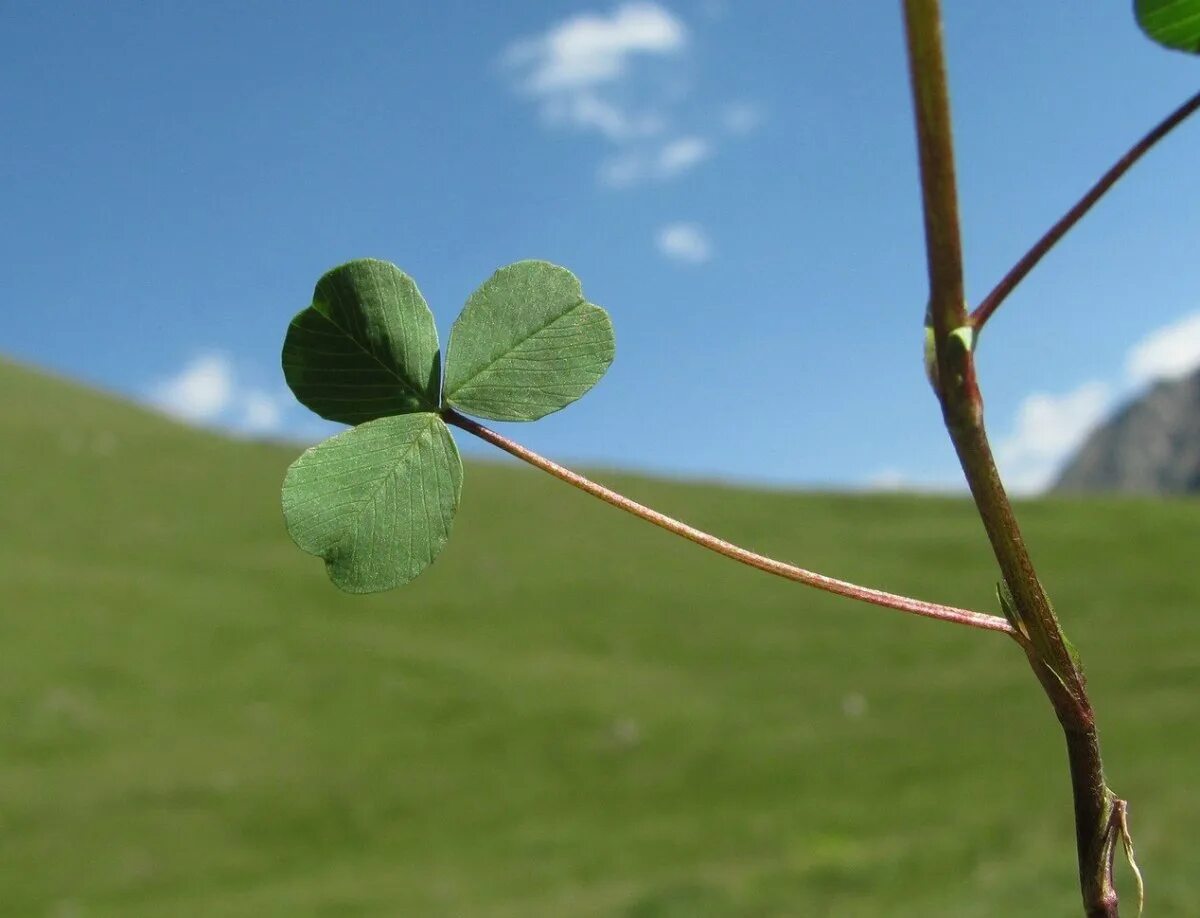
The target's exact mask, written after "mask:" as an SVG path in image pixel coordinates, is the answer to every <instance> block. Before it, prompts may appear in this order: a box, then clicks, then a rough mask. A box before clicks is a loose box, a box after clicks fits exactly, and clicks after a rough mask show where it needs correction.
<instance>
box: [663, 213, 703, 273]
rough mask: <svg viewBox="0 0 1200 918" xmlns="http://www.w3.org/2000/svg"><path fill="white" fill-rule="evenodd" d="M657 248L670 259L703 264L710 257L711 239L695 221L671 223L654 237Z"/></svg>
mask: <svg viewBox="0 0 1200 918" xmlns="http://www.w3.org/2000/svg"><path fill="white" fill-rule="evenodd" d="M655 242H656V244H657V245H658V250H659V251H660V252H661V253H662V254H663V255H665V256H666V257H667V258H670V259H671V260H672V261H680V262H683V263H685V264H692V265H698V264H703V263H704V262H706V261H708V260H709V259H710V258H712V252H713V248H712V241H711V240H710V239H709V238H708V233H706V232H705V231H704V227H702V226H700V225H699V224H697V223H671V224H668V225H667V226H664V227H663V228H662V229H660V230H659V231H658V235H657V236H656V237H655Z"/></svg>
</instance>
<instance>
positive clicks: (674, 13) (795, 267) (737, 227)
mask: <svg viewBox="0 0 1200 918" xmlns="http://www.w3.org/2000/svg"><path fill="white" fill-rule="evenodd" d="M947 6H948V7H949V9H948V21H947V40H948V53H949V58H950V66H951V77H952V94H953V101H954V105H955V112H956V116H957V125H956V131H957V141H958V154H959V172H960V179H961V184H962V188H961V195H962V210H963V218H964V237H965V243H966V247H967V269H968V290H969V294H970V296H971V297H972V298H976V299H977V298H979V297H981V296H982V295H983V294H984V293H986V292H987V290H988V289H989V288H990V286H991V285H992V283H993V282H994V281H995V280H996V279H997V278H998V277H999V276H1000V275H1001V274H1002V273H1003V272H1004V271H1005V270H1006V269H1007V267H1008V266H1009V265H1010V264H1011V262H1012V261H1013V260H1015V259H1016V258H1017V257H1018V256H1019V255H1020V254H1021V253H1022V252H1023V251H1024V249H1025V248H1026V247H1027V246H1028V244H1029V243H1030V242H1032V240H1033V239H1034V238H1036V237H1037V236H1038V235H1039V234H1040V233H1041V232H1042V231H1043V230H1044V229H1045V228H1046V226H1048V225H1049V224H1050V222H1052V221H1053V220H1054V219H1055V218H1057V217H1058V216H1059V215H1060V213H1061V212H1062V211H1063V210H1064V209H1065V208H1066V207H1067V206H1068V205H1069V204H1070V203H1072V202H1073V201H1074V200H1075V198H1076V197H1077V196H1078V195H1079V194H1080V193H1081V192H1082V190H1083V189H1084V188H1086V187H1087V185H1089V184H1090V183H1091V182H1092V181H1093V180H1094V179H1095V177H1096V176H1098V175H1099V174H1100V172H1101V171H1103V170H1104V169H1105V168H1107V166H1108V165H1109V164H1110V163H1111V161H1112V160H1113V159H1115V157H1116V156H1118V155H1119V154H1120V153H1122V152H1123V151H1124V150H1125V149H1126V148H1127V147H1128V146H1129V144H1130V143H1131V142H1132V141H1133V140H1135V139H1136V138H1137V137H1138V136H1140V135H1141V134H1142V133H1143V132H1144V131H1145V130H1146V129H1147V128H1149V127H1150V126H1151V125H1152V124H1153V123H1155V122H1156V121H1157V120H1158V119H1159V118H1161V117H1162V116H1163V115H1164V114H1165V113H1166V112H1167V111H1169V110H1170V109H1171V108H1173V107H1174V106H1176V105H1177V104H1178V103H1179V102H1181V101H1182V100H1183V99H1184V98H1186V97H1187V96H1188V95H1190V94H1191V93H1192V92H1194V91H1195V90H1196V88H1197V86H1198V85H1200V63H1197V61H1196V60H1195V59H1190V58H1188V57H1186V56H1184V55H1181V54H1173V53H1169V52H1166V51H1162V50H1160V49H1158V48H1157V47H1156V46H1154V45H1151V44H1150V43H1149V42H1148V41H1147V40H1145V39H1144V38H1143V37H1142V36H1141V35H1140V33H1138V31H1137V29H1136V28H1135V27H1134V25H1133V23H1132V19H1131V15H1130V11H1129V4H1128V3H1125V2H1121V3H1115V2H1114V3H1086V4H1085V3H1078V2H1068V0H1052V2H1046V0H1020V2H1009V3H1004V4H990V3H989V4H974V3H970V4H968V3H951V4H947ZM2 19H3V27H2V28H0V86H2V87H3V93H2V94H0V119H2V123H3V125H4V136H5V140H4V142H3V143H2V144H0V176H2V183H3V185H2V187H3V211H4V217H3V220H0V243H2V245H3V250H4V252H5V271H4V292H5V299H6V301H7V303H8V304H9V305H8V306H7V307H6V309H5V317H4V318H5V321H4V323H3V326H2V330H0V352H3V353H5V354H8V355H11V356H14V357H17V358H19V359H22V360H25V361H28V362H32V363H36V364H39V365H42V366H46V367H49V368H52V369H54V370H56V371H58V372H61V373H64V374H67V375H69V376H73V377H77V378H80V379H83V380H85V381H88V382H90V383H94V384H97V385H100V386H103V387H106V388H109V389H112V390H115V391H118V392H121V393H124V394H127V395H130V396H133V397H136V398H139V399H142V400H146V401H151V402H155V403H157V404H159V405H160V406H163V407H164V408H165V409H168V410H171V411H173V412H175V413H176V414H182V415H185V416H187V417H189V418H191V419H193V420H194V421H196V422H197V423H205V424H211V425H215V426H219V427H224V428H227V429H234V430H239V431H242V432H251V433H266V434H271V435H275V436H287V437H295V438H301V439H302V438H313V437H317V436H320V435H321V434H322V433H323V432H324V431H325V430H326V429H328V428H327V427H325V426H323V425H321V424H319V423H315V422H314V420H313V418H312V416H311V415H308V414H307V413H306V412H305V410H304V409H303V408H301V407H299V406H298V405H294V404H293V403H292V402H291V400H290V397H289V396H288V395H287V392H286V389H284V387H283V381H282V376H281V373H280V370H279V358H278V355H279V347H280V344H281V342H282V339H283V333H284V330H285V327H286V325H287V322H288V321H289V319H290V317H291V316H292V315H293V314H294V313H295V312H296V311H297V310H298V309H300V308H301V307H303V306H304V305H306V304H307V302H308V300H309V297H310V295H311V291H312V285H313V283H314V282H315V281H316V279H317V277H318V276H319V275H320V274H321V273H322V272H323V271H324V270H326V269H327V268H329V267H331V266H333V265H335V264H338V263H340V262H342V261H345V260H347V259H350V258H354V257H360V256H374V257H379V258H384V259H387V260H389V261H393V262H395V263H396V264H398V265H400V266H401V267H402V268H403V269H404V270H406V271H408V272H409V273H410V274H412V275H413V276H414V277H415V278H416V280H417V282H418V284H419V285H420V287H421V289H422V290H423V292H424V293H425V295H426V298H427V299H428V300H429V302H430V305H431V306H432V308H433V310H434V313H435V315H436V317H437V320H438V325H439V328H440V329H441V331H442V335H443V341H444V340H445V335H446V332H447V331H448V329H449V326H450V323H451V322H452V321H453V319H454V317H455V315H456V314H457V312H458V310H459V308H460V306H461V304H462V303H463V301H464V300H465V299H466V297H467V295H468V294H469V293H470V292H471V290H472V289H473V288H474V287H475V286H476V285H477V284H478V283H480V282H481V281H482V280H484V279H485V278H486V277H487V276H488V275H489V274H490V273H491V272H492V271H493V270H494V269H495V268H496V267H498V266H500V265H503V264H506V263H509V262H511V261H515V260H518V259H521V258H544V259H548V260H551V261H555V262H558V263H560V264H564V265H567V266H568V267H570V268H571V269H572V270H573V271H575V273H576V274H578V275H579V276H580V278H581V279H582V280H583V283H584V289H585V292H586V293H587V294H588V296H589V297H590V298H591V299H592V300H593V301H595V302H597V303H600V304H601V305H603V306H605V307H606V308H608V309H609V311H610V312H611V314H612V316H613V320H614V322H615V325H616V329H617V341H618V348H617V360H616V362H615V363H614V365H613V367H612V369H611V370H610V372H609V375H608V376H607V377H606V378H605V380H604V381H603V382H602V383H601V384H600V385H599V386H598V387H597V388H596V390H594V391H593V392H592V393H590V394H589V395H588V396H587V397H586V398H585V399H583V400H582V401H581V402H579V403H578V404H576V405H574V406H572V407H571V408H569V409H567V410H565V411H563V412H561V413H559V414H556V415H553V416H551V417H549V418H546V419H544V420H543V421H540V422H538V423H536V424H533V425H508V427H507V430H508V432H510V433H511V434H512V435H514V436H516V437H517V438H518V439H520V440H522V441H523V442H525V443H527V444H528V445H529V446H531V447H533V448H534V449H537V450H540V451H543V452H545V453H548V454H549V455H551V456H554V457H556V458H560V459H564V460H569V461H572V462H581V463H588V464H591V465H600V466H621V467H632V468H637V469H644V470H651V471H654V472H660V473H671V474H686V475H693V476H703V477H719V478H730V479H736V480H746V481H760V482H773V483H785V484H797V485H804V486H823V485H835V486H839V487H857V486H863V485H871V484H874V485H876V486H880V485H889V484H895V483H907V484H910V485H915V486H935V487H937V486H947V485H951V486H952V485H954V484H955V483H956V482H957V481H958V474H957V468H956V465H955V463H954V458H953V455H952V452H951V450H950V448H949V446H948V445H947V443H946V439H945V435H944V433H943V432H942V430H941V427H940V418H939V415H938V411H937V408H936V405H935V403H934V401H933V399H932V396H931V395H930V393H929V391H928V387H927V385H926V383H925V381H924V377H923V373H922V368H921V361H920V344H921V333H922V329H921V320H922V314H923V310H924V303H925V298H926V280H925V265H924V253H923V242H922V235H921V222H920V212H919V206H918V201H919V199H918V189H917V184H916V159H915V153H914V149H913V141H912V136H911V135H912V127H911V116H910V113H909V99H908V86H907V80H906V75H905V70H904V59H903V55H902V51H903V43H902V38H901V33H900V18H899V4H892V3H871V4H830V3H825V4H815V3H796V4H783V3H774V2H765V0H763V2H742V3H732V2H712V0H689V2H663V3H621V2H616V3H611V2H595V3H574V2H560V3H549V2H519V0H514V2H510V3H504V4H497V3H481V2H474V3H467V2H442V3H438V4H425V3H421V4H418V3H399V4H397V3H392V4H383V3H380V4H366V3H336V4H335V3H323V4H314V3H295V2H292V3H286V4H284V3H271V2H258V3H254V4H243V3H237V4H235V3H216V2H210V3H200V4H195V3H194V4H181V3H162V4H135V3H110V4H85V3H75V4H64V3H38V4H33V3H25V4H16V3H14V4H7V5H5V7H4V9H3V14H2ZM1198 148H1200V121H1197V122H1196V123H1192V124H1187V125H1185V126H1184V127H1183V128H1181V129H1180V130H1179V131H1178V132H1177V134H1176V135H1174V136H1172V137H1171V138H1169V139H1168V140H1167V141H1166V143H1165V144H1164V145H1163V146H1162V147H1161V148H1159V149H1158V150H1156V151H1155V152H1154V153H1153V154H1151V156H1150V157H1149V158H1148V160H1147V161H1146V163H1145V164H1143V165H1142V166H1140V167H1139V168H1138V169H1137V170H1136V171H1135V172H1134V173H1133V174H1132V175H1131V176H1130V177H1129V178H1128V179H1126V181H1125V182H1124V183H1123V184H1122V185H1121V186H1119V187H1118V189H1117V190H1116V191H1115V192H1114V193H1113V194H1112V195H1111V196H1110V197H1109V198H1108V199H1106V200H1105V201H1104V202H1103V203H1102V204H1101V206H1100V207H1099V208H1098V209H1097V211H1096V212H1095V213H1094V214H1093V215H1092V216H1091V217H1089V219H1088V220H1087V221H1086V222H1085V223H1084V224H1083V225H1082V226H1081V227H1079V228H1078V229H1077V230H1076V231H1075V232H1073V233H1072V235H1071V236H1069V237H1068V239H1067V240H1066V242H1065V243H1064V244H1063V245H1062V246H1060V248H1059V249H1058V250H1057V251H1056V252H1054V253H1053V254H1052V255H1051V256H1050V257H1049V258H1048V259H1047V261H1046V262H1045V263H1044V264H1043V266H1041V267H1040V268H1039V269H1038V270H1037V271H1036V272H1035V274H1034V275H1033V276H1032V277H1031V278H1030V279H1029V280H1028V281H1027V282H1026V284H1025V285H1024V286H1022V288H1021V289H1020V290H1019V291H1018V293H1017V294H1015V295H1014V296H1013V297H1012V299H1011V300H1010V301H1009V302H1008V303H1007V304H1006V305H1005V307H1004V308H1003V310H1002V311H1001V313H1000V314H999V315H998V316H997V318H996V319H994V320H993V323H992V324H991V325H989V327H988V331H987V334H986V336H985V337H984V339H983V342H982V344H981V356H980V360H981V371H982V374H983V384H984V390H985V393H986V398H987V417H988V421H989V425H990V427H991V430H992V432H993V437H994V439H995V441H996V442H997V444H998V449H999V452H1000V454H1001V456H1002V457H1003V459H1004V464H1005V467H1006V469H1007V471H1008V472H1009V473H1010V474H1011V475H1012V476H1013V481H1014V483H1016V484H1017V485H1018V486H1019V487H1021V488H1024V489H1036V488H1037V487H1038V486H1039V485H1040V484H1041V483H1043V482H1044V481H1045V480H1046V479H1047V476H1048V475H1049V474H1051V473H1052V471H1053V468H1054V466H1055V463H1056V462H1057V461H1059V459H1060V458H1061V456H1062V455H1063V454H1064V453H1065V452H1066V451H1068V450H1069V449H1070V448H1071V446H1072V445H1073V444H1074V443H1075V442H1077V441H1078V438H1079V437H1080V436H1081V435H1082V433H1083V432H1084V431H1085V430H1086V429H1087V427H1088V426H1089V425H1090V424H1092V423H1094V422H1095V420H1096V419H1097V418H1098V417H1100V416H1102V415H1103V414H1104V412H1105V411H1107V410H1109V409H1110V408H1111V406H1112V405H1114V404H1116V403H1118V402H1119V401H1120V400H1122V399H1124V398H1127V397H1128V396H1129V395H1130V394H1131V393H1133V392H1135V391H1137V389H1138V388H1139V387H1141V386H1144V385H1147V384H1149V383H1150V382H1151V381H1153V380H1154V379H1155V378H1158V377H1161V376H1164V375H1171V374H1178V373H1180V372H1183V371H1184V370H1186V369H1188V368H1190V367H1192V366H1194V365H1196V363H1198V362H1200V295H1198V294H1197V285H1196V265H1197V259H1196V242H1197V238H1198V237H1200V218H1198V217H1197V213H1198V209H1197V207H1196V201H1197V200H1200V170H1197V169H1196V168H1195V163H1196V161H1197V149H1198ZM471 449H472V450H474V449H475V448H473V447H472V448H471ZM479 450H480V451H483V450H486V447H483V446H482V445H481V446H480V447H479Z"/></svg>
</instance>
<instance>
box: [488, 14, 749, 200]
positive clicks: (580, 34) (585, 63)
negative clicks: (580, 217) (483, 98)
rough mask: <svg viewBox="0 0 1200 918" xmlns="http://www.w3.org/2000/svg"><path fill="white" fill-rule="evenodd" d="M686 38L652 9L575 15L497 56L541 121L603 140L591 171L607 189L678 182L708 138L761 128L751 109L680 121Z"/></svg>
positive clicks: (707, 153)
mask: <svg viewBox="0 0 1200 918" xmlns="http://www.w3.org/2000/svg"><path fill="white" fill-rule="evenodd" d="M690 43H691V36H690V33H689V30H688V28H687V26H686V25H685V24H684V23H683V21H682V20H681V19H680V18H679V17H678V16H676V15H675V14H674V13H672V12H671V11H670V10H668V9H667V8H666V7H664V6H661V5H659V4H657V3H651V2H640V3H624V4H622V5H619V6H617V7H615V8H614V9H613V10H612V11H611V12H609V13H597V12H590V13H580V14H577V15H574V16H570V17H568V18H567V19H564V20H562V21H561V22H558V23H556V24H554V25H552V26H550V27H549V28H548V29H546V30H545V31H544V32H541V33H539V34H537V35H533V36H528V37H525V38H522V39H519V40H517V41H515V42H513V43H512V44H511V45H509V46H508V48H507V49H505V51H504V52H503V54H502V55H501V64H502V67H503V69H504V71H505V72H506V73H507V74H508V75H509V77H510V79H511V80H512V84H513V88H514V90H515V91H516V92H517V93H518V94H520V95H521V96H522V97H523V98H526V99H528V100H529V101H531V102H532V103H533V104H534V105H536V107H537V109H538V112H539V114H540V116H541V119H542V122H543V124H545V125H546V126H547V127H550V128H553V129H558V130H568V129H569V130H575V131H580V132H587V133H592V134H595V135H598V136H600V137H602V138H603V139H604V140H605V141H607V142H608V144H609V145H610V146H611V147H612V148H613V151H614V152H613V153H612V154H611V155H610V156H608V157H607V158H606V159H605V160H604V161H603V162H602V163H601V164H600V166H599V168H598V170H597V179H598V180H599V182H600V183H601V184H602V185H605V186H607V187H609V188H630V187H633V186H635V185H639V184H643V183H647V182H663V181H669V180H671V179H675V178H678V177H679V176H681V175H683V174H685V173H686V172H689V171H690V170H692V169H694V168H695V167H696V166H698V165H700V164H701V163H703V162H704V161H706V160H707V159H709V158H710V157H711V156H712V155H713V153H714V150H715V147H714V143H713V135H719V134H721V133H725V134H726V135H728V136H743V135H745V134H747V133H749V132H750V131H752V130H754V128H755V127H756V126H757V125H758V123H759V122H760V121H761V112H760V111H759V110H758V109H756V108H755V107H754V106H753V105H752V104H750V103H737V104H735V105H727V106H725V107H724V108H723V109H720V110H719V111H716V112H715V113H714V114H712V116H711V117H710V118H709V119H708V123H703V121H701V122H700V123H692V124H691V126H690V127H685V126H684V125H682V124H681V121H683V120H684V119H682V118H681V116H680V112H681V109H682V106H683V103H684V102H685V101H686V100H687V98H688V95H689V93H688V80H687V78H686V75H685V73H684V70H683V69H682V68H683V65H684V61H685V59H686V57H687V52H688V51H689V46H690Z"/></svg>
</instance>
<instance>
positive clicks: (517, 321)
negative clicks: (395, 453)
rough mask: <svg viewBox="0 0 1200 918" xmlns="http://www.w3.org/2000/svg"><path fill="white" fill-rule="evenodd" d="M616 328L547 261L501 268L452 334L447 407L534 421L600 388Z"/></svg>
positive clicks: (475, 296) (573, 282) (613, 347)
mask: <svg viewBox="0 0 1200 918" xmlns="http://www.w3.org/2000/svg"><path fill="white" fill-rule="evenodd" d="M615 350H616V343H615V341H614V340H613V329H612V322H611V321H610V320H609V318H608V313H606V312H605V311H604V310H603V309H601V308H600V307H599V306H596V305H594V304H592V303H589V302H587V301H586V300H585V299H584V298H583V289H582V288H581V287H580V285H579V281H578V280H577V279H576V277H575V275H574V274H572V273H571V272H570V271H568V270H567V269H566V268H560V267H558V266H557V265H552V264H550V263H549V262H545V261H518V262H517V263H516V264H512V265H509V266H508V267H505V268H501V269H500V270H499V271H497V272H496V273H495V274H493V275H492V276H491V277H490V278H489V279H488V280H487V281H485V282H484V284H483V285H482V286H481V287H480V288H479V289H478V290H476V291H475V292H474V293H473V294H471V298H470V299H469V300H467V305H466V306H464V307H463V311H462V313H461V314H460V315H459V317H458V319H456V320H455V322H454V327H453V328H452V329H451V331H450V346H449V349H448V352H447V355H446V388H445V399H446V401H447V402H448V403H449V404H451V405H453V406H454V407H456V408H459V409H461V410H462V411H464V412H466V413H467V414H473V415H476V416H478V417H483V418H493V419H495V420H498V421H535V420H537V419H538V418H540V417H543V416H545V415H547V414H550V413H551V412H552V411H558V410H559V409H560V408H565V407H566V406H567V405H569V404H571V402H573V401H575V399H577V398H579V397H580V396H581V395H583V394H584V393H585V392H587V391H588V390H589V389H590V388H592V386H594V385H595V384H596V383H597V382H599V380H600V377H602V376H603V375H604V373H605V371H606V370H607V369H608V367H609V365H610V364H611V363H612V361H613V354H614V353H615Z"/></svg>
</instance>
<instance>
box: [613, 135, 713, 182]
mask: <svg viewBox="0 0 1200 918" xmlns="http://www.w3.org/2000/svg"><path fill="white" fill-rule="evenodd" d="M710 156H712V145H711V144H710V143H709V142H708V141H707V140H705V139H704V138H703V137H696V136H689V137H680V138H677V139H676V140H672V141H670V142H669V143H666V144H663V145H662V146H661V147H659V148H658V149H656V150H651V151H644V150H630V151H629V152H626V153H621V154H618V155H617V156H614V157H612V158H611V159H608V160H606V161H605V162H604V163H602V164H601V165H600V181H601V183H602V184H604V185H607V186H608V187H610V188H628V187H630V186H631V185H637V184H639V183H641V182H645V181H651V180H656V181H664V180H666V179H672V178H675V177H676V176H678V175H682V174H683V173H684V172H687V171H688V170H689V169H692V168H694V167H696V166H698V165H699V164H700V163H702V162H704V161H705V160H706V159H708V158H709V157H710Z"/></svg>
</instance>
